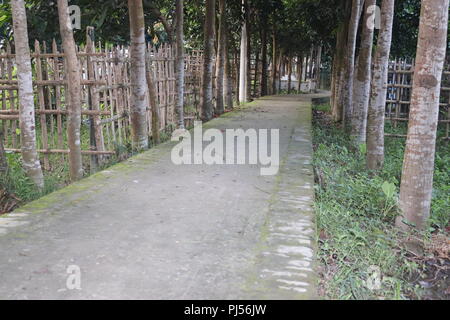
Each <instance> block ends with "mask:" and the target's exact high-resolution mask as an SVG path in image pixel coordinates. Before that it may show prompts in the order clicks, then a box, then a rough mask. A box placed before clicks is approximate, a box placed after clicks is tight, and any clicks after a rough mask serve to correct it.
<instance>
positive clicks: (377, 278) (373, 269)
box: [366, 266, 382, 290]
mask: <svg viewBox="0 0 450 320" xmlns="http://www.w3.org/2000/svg"><path fill="white" fill-rule="evenodd" d="M367 273H368V274H369V276H368V278H367V279H366V287H367V289H369V290H380V289H381V282H382V278H381V269H380V267H378V266H370V267H369V269H368V270H367Z"/></svg>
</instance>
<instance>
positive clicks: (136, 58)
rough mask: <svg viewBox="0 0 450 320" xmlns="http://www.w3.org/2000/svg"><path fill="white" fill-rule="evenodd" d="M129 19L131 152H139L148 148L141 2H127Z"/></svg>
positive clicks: (139, 0)
mask: <svg viewBox="0 0 450 320" xmlns="http://www.w3.org/2000/svg"><path fill="white" fill-rule="evenodd" d="M128 10H129V18H130V36H131V47H130V60H131V66H130V74H131V76H130V85H131V97H130V113H131V135H132V139H133V150H135V151H141V150H145V149H147V148H148V126H147V105H146V100H145V94H146V90H147V82H146V74H145V52H146V45H145V23H144V9H143V7H142V0H128Z"/></svg>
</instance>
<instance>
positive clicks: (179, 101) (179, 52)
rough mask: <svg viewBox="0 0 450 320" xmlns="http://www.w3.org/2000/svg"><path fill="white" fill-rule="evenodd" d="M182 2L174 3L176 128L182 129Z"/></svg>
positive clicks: (183, 86)
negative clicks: (175, 24) (175, 25)
mask: <svg viewBox="0 0 450 320" xmlns="http://www.w3.org/2000/svg"><path fill="white" fill-rule="evenodd" d="M183 7H184V0H178V1H177V2H176V21H177V27H176V28H177V29H176V33H177V36H176V38H177V66H176V70H177V71H176V72H177V106H176V109H177V114H178V127H179V128H180V129H184V88H185V83H184V10H183Z"/></svg>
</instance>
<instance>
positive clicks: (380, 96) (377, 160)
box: [366, 0, 395, 170]
mask: <svg viewBox="0 0 450 320" xmlns="http://www.w3.org/2000/svg"><path fill="white" fill-rule="evenodd" d="M394 4H395V0H383V3H382V6H381V29H380V32H379V35H378V43H377V51H376V53H375V57H374V63H373V72H372V84H371V93H370V100H369V111H368V115H367V138H366V140H367V168H369V169H371V170H379V169H381V168H382V167H383V163H384V115H385V111H386V93H387V80H388V71H389V70H388V69H389V54H390V52H391V41H392V26H393V22H394Z"/></svg>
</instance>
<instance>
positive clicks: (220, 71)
mask: <svg viewBox="0 0 450 320" xmlns="http://www.w3.org/2000/svg"><path fill="white" fill-rule="evenodd" d="M225 14H226V11H225V0H219V34H218V40H217V41H218V44H217V46H218V47H217V65H216V113H217V115H221V114H222V113H224V111H225V104H224V99H223V96H224V94H223V93H224V82H225V70H224V68H225V54H226V52H225V48H226V45H225V41H226V38H225V32H226V31H225V29H226V25H225V23H226V20H225Z"/></svg>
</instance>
